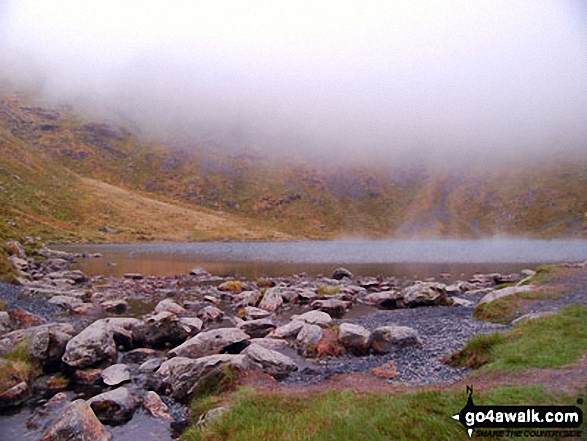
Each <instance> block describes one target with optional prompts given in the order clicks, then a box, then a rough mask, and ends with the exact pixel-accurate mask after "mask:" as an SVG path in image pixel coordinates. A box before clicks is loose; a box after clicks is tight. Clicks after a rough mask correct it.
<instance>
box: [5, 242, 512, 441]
mask: <svg viewBox="0 0 587 441" xmlns="http://www.w3.org/2000/svg"><path fill="white" fill-rule="evenodd" d="M13 247H14V248H15V249H17V250H18V252H17V253H16V254H15V255H14V256H11V257H13V258H12V259H11V263H12V265H13V266H14V267H15V268H16V269H17V270H18V271H20V273H21V275H22V278H21V279H20V283H21V285H22V291H21V294H20V295H21V298H22V299H35V300H36V301H39V300H44V301H46V302H47V303H48V304H50V305H54V307H56V308H58V309H60V310H61V311H62V312H63V314H64V315H53V319H54V320H53V321H49V322H47V320H46V319H43V318H41V317H37V316H34V315H33V314H30V313H27V312H26V311H23V312H22V313H21V315H23V314H24V315H27V314H28V317H29V320H28V322H26V323H25V324H23V323H24V321H23V320H20V321H17V320H16V319H15V318H16V317H18V314H15V313H14V310H15V309H14V308H13V309H12V310H11V311H9V312H0V355H2V354H8V353H10V352H11V351H14V349H15V348H16V347H18V345H19V344H21V345H22V344H24V345H25V346H26V350H27V353H28V354H30V357H31V360H32V361H33V362H34V363H36V364H37V365H38V366H40V367H41V368H42V370H43V372H44V373H45V374H47V375H48V376H49V378H55V376H60V378H64V379H66V381H65V383H64V385H63V386H62V388H63V389H64V388H66V387H68V386H67V385H68V384H73V385H97V386H100V387H102V388H103V389H105V390H106V391H105V392H103V393H100V394H98V395H96V396H94V397H93V398H91V399H89V400H87V401H84V400H76V401H73V402H67V400H63V399H62V397H61V398H60V399H59V400H60V401H59V400H58V401H59V402H60V403H61V405H60V406H61V407H60V412H54V414H55V415H54V418H53V419H52V421H53V423H52V425H50V426H47V427H46V428H45V429H44V431H45V432H44V433H45V434H46V436H47V438H46V439H62V438H59V436H61V437H64V435H63V433H67V434H69V435H68V436H71V438H67V439H86V438H87V439H90V438H92V439H109V435H108V432H107V431H105V430H103V429H104V428H103V427H102V428H100V427H101V424H102V423H105V424H122V423H124V422H126V421H128V420H129V419H131V418H132V415H133V413H134V412H135V411H136V409H137V408H139V406H143V407H144V408H145V409H147V410H148V411H149V412H150V413H151V414H152V415H153V416H155V417H157V418H162V419H165V420H171V419H172V416H171V415H170V413H169V412H168V409H167V405H166V404H165V402H164V401H165V400H169V399H171V400H175V401H178V402H186V401H187V400H188V399H189V398H190V396H192V395H193V394H194V393H196V392H197V391H198V390H200V389H201V388H202V387H206V385H207V384H209V382H210V381H214V379H217V378H218V377H220V376H222V375H226V372H227V369H228V370H230V369H234V370H258V371H262V372H264V373H266V374H268V375H271V376H273V377H274V378H276V379H278V380H279V379H283V378H285V377H287V376H288V374H290V373H291V372H293V371H295V370H296V369H298V366H297V363H296V361H295V360H294V358H292V357H291V356H288V355H286V354H285V353H284V352H287V350H288V348H289V350H291V348H293V349H294V350H296V351H297V353H298V354H299V355H301V356H304V357H313V356H316V354H317V353H318V354H319V353H320V352H319V351H318V352H317V351H316V349H317V348H318V347H320V344H321V342H323V341H324V339H325V338H326V336H327V334H328V335H332V334H334V335H335V340H336V344H338V345H340V347H342V348H344V349H345V350H346V351H347V352H349V353H351V354H354V355H356V356H363V355H366V354H369V353H370V352H373V353H377V354H386V353H392V352H394V351H396V350H397V349H400V348H405V347H408V346H419V345H421V342H420V339H419V337H418V333H417V332H416V331H415V330H414V329H412V328H409V327H406V326H382V327H379V328H377V329H373V330H372V331H370V330H367V329H366V328H364V327H362V326H359V325H356V324H351V323H345V322H335V320H333V318H334V319H339V318H341V317H343V316H344V315H345V313H346V312H347V311H348V310H349V309H351V308H352V307H353V306H354V305H356V304H358V303H361V304H365V305H369V306H373V307H376V308H380V309H397V308H415V307H421V306H449V305H454V306H470V304H469V302H468V301H467V300H465V299H461V298H459V297H457V296H459V295H463V294H466V293H472V292H473V293H475V292H476V293H479V292H489V291H490V290H491V289H492V287H494V286H495V285H496V283H503V282H502V281H501V280H503V279H504V276H501V275H488V276H481V275H479V276H476V277H474V278H473V279H471V280H469V281H468V282H456V283H453V284H451V285H446V284H443V283H438V282H434V281H426V282H416V283H414V282H412V281H409V280H400V279H397V278H393V277H386V278H374V277H353V275H352V274H351V273H350V272H349V271H348V270H345V269H343V268H340V269H337V270H336V271H335V272H334V273H333V275H332V278H325V277H320V278H309V277H307V276H303V275H300V276H294V277H290V278H277V279H274V280H271V281H268V280H262V281H257V282H247V281H242V280H226V279H223V278H218V277H213V276H211V275H210V274H209V273H207V272H206V271H205V270H203V269H201V268H196V269H194V270H193V271H192V272H191V273H190V274H189V275H186V276H177V277H143V276H142V275H140V274H127V275H126V276H125V277H123V278H114V277H110V278H103V277H94V278H88V277H86V276H85V275H84V274H83V273H82V272H80V271H75V270H70V269H69V268H70V264H71V263H72V262H73V261H74V260H75V259H76V258H80V257H98V256H80V255H70V254H66V253H59V252H54V251H51V250H47V249H43V250H41V252H40V253H39V254H40V255H41V256H42V257H43V259H42V260H38V259H33V258H29V257H27V256H26V255H25V254H24V250H22V247H19V244H13ZM21 251H22V252H21ZM15 256H16V257H15ZM498 276H499V277H498ZM523 277H524V275H513V276H508V277H505V278H506V279H507V280H509V281H510V282H511V281H520V280H521V279H523ZM510 279H511V280H510ZM514 279H515V280H514ZM483 290H485V291H483ZM132 299H139V300H143V301H158V303H157V304H156V306H155V307H154V308H153V309H152V311H150V312H149V313H147V314H141V315H137V314H131V312H132V308H131V307H130V306H129V305H130V303H129V301H130V300H132ZM304 310H306V311H305V312H304ZM288 311H295V312H300V313H299V314H296V315H292V316H291V317H289V318H288V319H285V316H287V314H286V313H287V312H288ZM284 314H285V315H284ZM131 315H136V316H135V317H133V316H131ZM17 328H20V329H17ZM292 356H293V355H292ZM0 360H2V359H0ZM2 363H6V361H2ZM4 389H5V390H3V391H2V392H1V393H0V408H1V407H8V406H15V405H19V404H22V403H23V402H25V401H26V400H27V399H28V398H30V397H31V395H32V394H33V392H34V391H36V390H37V388H36V387H31V385H30V384H29V383H27V381H25V380H23V381H21V382H18V383H17V384H15V385H12V386H11V387H9V388H4ZM0 390H2V389H0ZM46 391H47V390H46V389H45V392H46ZM55 391H56V390H55V388H54V389H52V390H51V391H50V392H52V393H54V392H55ZM161 397H163V399H162V398H161ZM50 402H51V401H50ZM47 405H49V403H47ZM77 433H79V434H84V435H79V436H78V435H75V434H77ZM71 434H73V435H71ZM90 434H91V435H90ZM76 436H77V437H76Z"/></svg>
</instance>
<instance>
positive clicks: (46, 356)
mask: <svg viewBox="0 0 587 441" xmlns="http://www.w3.org/2000/svg"><path fill="white" fill-rule="evenodd" d="M70 340H71V334H66V333H65V332H61V331H59V330H56V329H51V328H48V327H44V328H42V329H40V330H39V331H37V332H35V334H34V335H33V336H32V338H31V339H30V341H29V344H28V350H29V354H30V355H31V357H33V359H35V360H36V361H37V362H39V363H40V364H41V366H42V367H43V368H44V369H45V370H46V371H53V370H56V369H57V368H58V367H59V364H60V361H61V357H63V354H64V353H65V348H66V346H67V343H68V342H69V341H70Z"/></svg>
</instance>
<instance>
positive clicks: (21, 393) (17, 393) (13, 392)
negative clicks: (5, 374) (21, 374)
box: [0, 359, 31, 410]
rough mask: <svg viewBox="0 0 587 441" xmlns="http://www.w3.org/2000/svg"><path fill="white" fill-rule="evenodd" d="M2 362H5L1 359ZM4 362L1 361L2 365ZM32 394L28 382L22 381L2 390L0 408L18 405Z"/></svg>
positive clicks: (0, 364)
mask: <svg viewBox="0 0 587 441" xmlns="http://www.w3.org/2000/svg"><path fill="white" fill-rule="evenodd" d="M0 362H4V360H3V359H0ZM2 364H3V363H0V367H1V366H2ZM30 396H31V389H30V388H29V386H28V384H26V383H25V382H24V381H21V382H20V383H18V384H15V385H14V386H12V387H10V388H9V389H7V390H5V391H2V392H0V410H1V409H6V408H10V407H17V406H20V405H21V404H22V403H24V402H25V401H26V400H27V399H28V398H29V397H30Z"/></svg>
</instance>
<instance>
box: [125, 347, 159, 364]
mask: <svg viewBox="0 0 587 441" xmlns="http://www.w3.org/2000/svg"><path fill="white" fill-rule="evenodd" d="M156 355H157V351H155V350H154V349H151V348H136V349H133V350H132V351H129V352H127V353H126V354H124V356H123V357H122V360H123V362H124V363H142V362H143V361H145V360H147V359H149V358H152V357H155V356H156Z"/></svg>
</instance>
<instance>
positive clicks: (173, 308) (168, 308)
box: [155, 299, 187, 314]
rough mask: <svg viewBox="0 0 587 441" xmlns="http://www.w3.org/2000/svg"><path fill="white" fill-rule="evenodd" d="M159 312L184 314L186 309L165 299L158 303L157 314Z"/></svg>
mask: <svg viewBox="0 0 587 441" xmlns="http://www.w3.org/2000/svg"><path fill="white" fill-rule="evenodd" d="M159 312H170V313H172V314H184V313H186V312H187V311H186V309H185V308H184V307H183V306H180V305H178V304H177V303H175V302H174V301H173V300H171V299H164V300H161V301H160V302H159V303H157V306H155V313H159Z"/></svg>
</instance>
